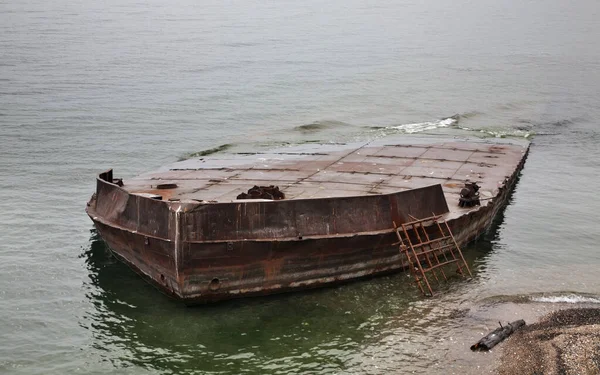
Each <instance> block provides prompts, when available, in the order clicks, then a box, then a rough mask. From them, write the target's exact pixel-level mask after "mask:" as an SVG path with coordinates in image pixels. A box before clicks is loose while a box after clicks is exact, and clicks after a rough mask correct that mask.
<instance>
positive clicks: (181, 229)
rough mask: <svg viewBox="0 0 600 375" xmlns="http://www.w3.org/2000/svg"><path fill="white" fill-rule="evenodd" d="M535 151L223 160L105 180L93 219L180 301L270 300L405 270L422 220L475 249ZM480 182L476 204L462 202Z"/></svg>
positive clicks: (441, 144)
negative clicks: (408, 230) (403, 237)
mask: <svg viewBox="0 0 600 375" xmlns="http://www.w3.org/2000/svg"><path fill="white" fill-rule="evenodd" d="M528 151H529V142H527V141H525V140H506V139H494V140H492V141H489V140H482V139H452V138H448V137H446V138H439V137H412V136H408V137H407V136H398V137H392V138H389V137H388V138H385V139H378V140H375V141H371V142H362V143H352V144H320V145H316V144H308V145H300V146H294V147H285V148H280V149H275V150H272V151H269V152H259V153H243V154H240V153H238V154H230V155H225V154H223V155H213V156H210V157H208V156H207V157H202V158H193V159H189V160H185V161H181V162H177V163H175V164H173V165H170V166H168V167H164V168H161V169H159V170H157V171H154V172H150V173H145V174H142V175H140V176H137V177H134V178H131V179H127V180H122V179H117V178H115V177H114V176H113V171H112V170H108V171H106V172H104V173H101V174H100V175H98V177H97V187H96V192H95V193H94V194H93V195H92V198H91V199H90V201H89V202H88V204H87V209H86V212H87V213H88V215H89V216H90V218H91V219H92V220H93V222H94V224H95V226H96V228H97V230H98V232H99V233H100V235H101V236H102V238H103V239H104V240H105V242H106V243H107V244H108V245H109V247H110V248H111V250H112V251H113V253H114V254H115V255H116V256H117V257H118V258H119V259H121V260H122V261H123V262H125V263H126V264H128V265H129V266H130V267H131V268H133V269H134V270H135V271H136V272H138V273H139V274H141V275H142V276H144V277H145V278H147V279H148V280H150V281H151V282H152V283H153V284H155V285H156V286H157V287H158V288H159V289H160V290H162V291H163V292H165V293H166V294H168V295H170V296H172V297H174V298H176V299H179V300H182V301H184V302H185V303H187V304H196V303H206V302H214V301H219V300H225V299H230V298H237V297H245V296H254V295H267V294H273V293H281V292H287V291H294V290H301V289H307V288H314V287H321V286H325V285H331V284H335V283H341V282H345V281H349V280H353V279H358V278H363V277H367V276H375V275H379V274H385V273H390V272H393V271H399V270H401V269H403V268H405V267H406V264H405V262H404V259H402V258H403V256H402V254H401V252H400V251H399V249H398V236H397V235H398V233H397V232H396V229H395V228H396V226H397V225H398V226H400V225H402V224H403V223H410V222H413V221H414V219H415V218H428V217H432V216H435V217H437V218H442V219H443V220H444V221H445V223H447V224H448V226H449V228H450V229H451V230H452V232H453V233H454V240H455V242H456V243H457V245H460V246H462V245H465V244H467V243H468V242H470V241H472V240H474V239H476V238H477V237H478V236H479V235H481V234H482V233H483V232H484V231H485V230H486V229H487V228H488V227H489V226H490V224H491V222H492V219H493V218H494V216H495V215H496V214H497V213H498V211H499V210H500V209H502V208H503V207H504V206H505V204H506V201H507V199H508V195H509V193H510V191H511V189H512V188H513V187H514V185H515V183H516V180H517V178H518V175H519V172H520V171H521V169H522V168H523V165H524V162H525V159H526V157H527V153H528ZM469 181H471V182H476V183H477V184H478V187H479V195H478V197H477V198H478V199H477V201H478V202H477V204H476V205H473V204H464V203H465V202H464V199H463V200H462V201H461V190H462V191H463V193H464V190H463V189H464V186H465V183H468V182H469ZM259 186H264V187H267V188H265V189H263V190H260V189H259V190H260V191H259V192H258V193H257V188H256V187H259ZM253 187H255V188H254V190H253ZM256 198H258V199H256ZM459 202H460V204H459ZM432 226H433V225H432Z"/></svg>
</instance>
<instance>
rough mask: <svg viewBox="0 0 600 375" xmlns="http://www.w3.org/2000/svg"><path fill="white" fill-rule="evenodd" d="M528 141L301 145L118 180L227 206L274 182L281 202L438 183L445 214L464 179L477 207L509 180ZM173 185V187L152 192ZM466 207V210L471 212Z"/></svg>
mask: <svg viewBox="0 0 600 375" xmlns="http://www.w3.org/2000/svg"><path fill="white" fill-rule="evenodd" d="M528 145H529V142H527V141H525V140H515V139H511V140H507V139H491V140H482V139H477V138H475V139H466V140H465V139H448V138H447V137H446V138H445V139H440V138H437V137H410V136H409V137H407V136H401V137H392V138H390V137H387V138H385V139H379V140H375V141H371V142H361V143H350V144H306V145H299V146H293V147H282V148H278V149H275V150H272V151H268V152H260V153H241V154H240V153H238V154H217V155H212V156H205V157H201V158H193V159H189V160H185V161H181V162H177V163H174V164H172V165H170V166H167V167H163V168H161V169H159V170H157V171H154V172H149V173H145V174H142V175H140V176H138V177H135V178H132V179H128V180H126V181H124V183H125V185H124V186H123V187H124V188H125V189H126V190H127V191H129V192H130V193H134V194H157V195H160V196H162V199H163V200H169V199H171V200H181V201H186V200H201V201H205V202H231V201H234V200H235V199H236V197H237V195H238V194H240V193H242V192H246V191H247V190H248V189H249V188H251V187H252V186H254V185H263V186H264V185H276V186H279V188H280V190H281V191H283V192H284V193H285V195H286V199H310V198H327V197H344V196H359V195H372V194H386V193H392V192H397V191H402V190H409V189H414V188H419V187H424V186H429V185H433V184H438V183H439V184H441V185H442V187H443V190H444V194H445V196H446V200H447V202H448V206H449V207H450V210H451V212H450V216H455V215H459V214H461V213H464V212H465V211H468V210H470V208H460V207H458V206H457V204H455V203H457V202H458V197H459V192H460V189H461V188H462V187H463V185H464V182H465V181H467V180H470V181H476V182H477V183H478V184H479V185H480V186H481V190H480V195H481V198H482V205H485V202H486V198H493V197H494V196H496V194H497V193H498V189H499V188H500V187H502V186H503V184H504V182H505V178H506V177H508V176H511V175H512V174H513V173H514V171H515V169H516V168H517V167H518V164H519V162H520V161H521V159H522V158H523V155H524V154H525V153H526V151H527V147H528ZM168 183H174V184H177V187H176V188H172V189H159V188H158V186H159V185H160V184H168ZM471 209H472V208H471Z"/></svg>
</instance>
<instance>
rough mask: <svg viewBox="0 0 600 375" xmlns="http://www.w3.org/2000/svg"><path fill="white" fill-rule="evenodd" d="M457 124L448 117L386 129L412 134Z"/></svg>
mask: <svg viewBox="0 0 600 375" xmlns="http://www.w3.org/2000/svg"><path fill="white" fill-rule="evenodd" d="M457 122H458V120H456V119H454V118H452V117H448V118H445V119H442V120H439V121H428V122H417V123H414V124H402V125H397V126H390V127H388V129H398V130H402V131H404V132H405V133H408V134H412V133H419V132H423V131H427V130H432V129H437V128H447V127H448V126H451V125H454V124H456V123H457Z"/></svg>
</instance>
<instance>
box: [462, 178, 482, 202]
mask: <svg viewBox="0 0 600 375" xmlns="http://www.w3.org/2000/svg"><path fill="white" fill-rule="evenodd" d="M458 205H459V206H460V207H473V206H479V205H481V202H480V201H479V185H477V183H476V182H465V187H464V188H462V189H461V191H460V198H459V199H458Z"/></svg>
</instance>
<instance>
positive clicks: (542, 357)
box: [497, 308, 600, 375]
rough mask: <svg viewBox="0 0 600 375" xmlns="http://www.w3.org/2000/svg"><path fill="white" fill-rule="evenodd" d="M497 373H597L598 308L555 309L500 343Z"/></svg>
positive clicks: (599, 363)
mask: <svg viewBox="0 0 600 375" xmlns="http://www.w3.org/2000/svg"><path fill="white" fill-rule="evenodd" d="M503 346H504V347H503V355H502V358H501V359H500V365H499V367H498V370H497V372H498V374H500V375H517V374H519V375H521V374H540V375H541V374H544V375H554V374H556V375H559V374H561V375H562V374H567V375H570V374H582V375H588V374H600V308H575V309H565V310H558V311H554V312H552V313H550V314H548V315H546V316H544V317H543V318H542V319H540V321H538V322H537V323H534V324H531V325H528V326H525V327H523V328H522V329H521V330H519V331H517V332H516V333H515V334H513V335H512V336H511V337H510V338H509V339H508V340H507V341H506V342H505V343H504V345H503Z"/></svg>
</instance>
